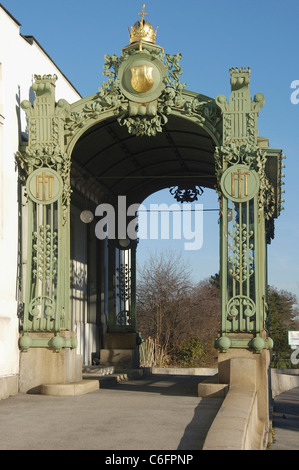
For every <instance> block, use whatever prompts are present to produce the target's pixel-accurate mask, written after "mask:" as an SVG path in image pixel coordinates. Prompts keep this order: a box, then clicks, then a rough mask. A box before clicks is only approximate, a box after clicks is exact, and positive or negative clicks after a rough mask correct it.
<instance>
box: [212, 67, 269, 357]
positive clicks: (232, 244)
mask: <svg viewBox="0 0 299 470" xmlns="http://www.w3.org/2000/svg"><path fill="white" fill-rule="evenodd" d="M230 75H231V94H230V98H229V102H227V100H226V98H225V96H223V95H220V96H217V98H216V100H215V101H216V104H217V105H218V106H219V108H220V109H221V112H222V119H223V133H222V146H221V147H220V148H217V149H216V153H215V160H216V174H217V177H218V185H217V191H218V193H219V196H220V224H221V250H220V266H221V268H220V271H221V332H220V338H218V339H217V340H216V347H218V348H219V349H220V350H222V351H226V350H227V349H228V348H229V347H240V348H252V349H253V350H255V351H256V352H259V351H261V350H262V349H264V348H270V347H271V345H272V342H271V339H269V338H267V334H266V331H265V323H266V308H267V307H266V289H267V285H266V235H265V220H266V219H267V218H270V217H271V215H272V210H273V207H274V199H273V197H272V193H273V188H272V187H271V185H270V183H269V181H268V179H267V176H266V172H265V162H266V155H265V154H264V153H263V151H262V150H261V149H260V148H259V147H258V143H257V136H258V131H257V117H258V113H259V110H260V109H261V108H262V106H263V105H264V101H265V100H264V96H263V95H262V94H260V93H259V94H257V95H255V96H254V99H253V100H251V95H250V92H249V81H250V69H249V68H240V69H237V68H233V69H231V70H230Z"/></svg>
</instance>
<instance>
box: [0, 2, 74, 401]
mask: <svg viewBox="0 0 299 470" xmlns="http://www.w3.org/2000/svg"><path fill="white" fill-rule="evenodd" d="M31 42H32V43H31V44H30V43H29V42H28V41H27V40H26V39H25V38H24V37H22V36H21V35H20V26H19V24H18V22H17V21H16V20H15V19H14V18H12V17H11V16H10V15H9V13H8V12H7V11H6V10H5V9H4V8H3V7H1V6H0V398H2V397H3V394H5V390H4V388H5V386H4V385H3V379H4V378H7V377H11V376H17V374H18V371H19V350H18V317H17V295H16V293H17V276H18V184H17V172H16V168H15V154H16V152H17V151H18V148H19V141H20V139H21V136H23V137H26V134H27V122H26V116H25V113H24V111H23V110H22V109H21V108H20V103H21V101H23V100H25V99H26V100H28V99H29V100H30V101H31V102H32V101H33V99H34V93H33V92H32V90H31V86H32V84H33V83H34V75H35V74H38V75H44V74H52V75H53V74H56V75H57V76H58V80H57V82H56V101H58V100H59V99H60V98H64V99H66V100H67V101H68V102H69V103H73V102H75V101H77V100H78V99H80V95H79V94H78V92H77V91H76V90H75V89H74V88H73V87H72V85H71V84H70V82H69V81H68V80H67V79H66V78H65V77H64V76H63V74H62V73H61V71H60V70H59V69H58V68H57V66H56V65H55V64H54V63H53V61H52V60H51V59H50V58H49V57H48V56H47V54H46V53H45V52H44V51H43V49H42V48H41V47H40V46H39V44H38V43H37V42H36V41H35V40H32V41H31ZM1 384H2V385H1ZM1 387H2V392H1ZM3 390H4V391H3Z"/></svg>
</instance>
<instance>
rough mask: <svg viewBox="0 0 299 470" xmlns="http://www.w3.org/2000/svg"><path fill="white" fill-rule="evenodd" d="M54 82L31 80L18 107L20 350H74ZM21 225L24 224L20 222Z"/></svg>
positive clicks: (66, 171)
mask: <svg viewBox="0 0 299 470" xmlns="http://www.w3.org/2000/svg"><path fill="white" fill-rule="evenodd" d="M56 80H57V77H56V76H51V75H44V76H37V75H36V76H35V83H34V84H33V86H32V88H33V90H34V92H35V94H36V98H35V101H34V104H33V105H32V104H31V103H30V102H29V101H23V102H22V103H21V106H22V108H23V109H24V110H25V112H26V115H27V118H28V128H29V141H28V143H27V144H26V145H23V146H21V148H20V151H19V153H18V156H17V160H18V164H19V172H20V177H21V179H22V181H23V184H24V188H25V196H26V198H27V204H28V221H27V228H28V231H27V232H28V241H27V247H24V251H25V252H26V274H25V276H26V284H25V290H24V292H23V301H24V317H23V334H22V336H21V337H20V340H19V346H20V349H21V350H23V351H27V350H28V349H29V348H30V347H51V348H53V349H54V350H56V351H59V350H60V349H61V348H63V347H71V348H74V347H76V338H75V337H74V336H73V335H71V334H66V331H69V330H70V242H69V233H70V230H69V223H70V221H69V204H70V194H71V190H70V157H69V156H68V155H67V154H66V153H65V152H64V120H65V116H66V115H67V112H68V109H69V105H68V103H67V102H66V101H64V100H60V101H59V102H58V103H56V102H55V82H56ZM24 224H26V221H24Z"/></svg>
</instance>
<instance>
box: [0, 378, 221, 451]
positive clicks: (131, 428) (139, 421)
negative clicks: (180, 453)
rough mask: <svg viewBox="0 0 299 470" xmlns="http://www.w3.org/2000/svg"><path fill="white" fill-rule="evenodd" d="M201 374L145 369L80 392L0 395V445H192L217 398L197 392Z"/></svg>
mask: <svg viewBox="0 0 299 470" xmlns="http://www.w3.org/2000/svg"><path fill="white" fill-rule="evenodd" d="M206 378H207V377H206V376H203V377H199V376H178V375H176V376H170V375H151V376H148V377H145V378H141V379H137V380H130V381H128V382H124V383H121V384H119V385H117V386H114V387H111V388H106V389H105V388H100V389H99V390H98V391H94V392H90V393H88V394H86V395H81V396H72V397H55V396H46V395H28V394H19V395H17V396H15V397H11V398H7V399H6V400H3V401H0V449H1V450H15V449H18V450H22V449H29V450H75V449H77V450H94V449H97V450H153V449H154V450H197V449H201V448H202V445H203V443H204V440H205V436H206V434H207V431H208V429H209V427H210V425H211V423H212V421H213V419H214V417H215V416H216V414H217V412H218V410H219V407H220V406H221V403H222V399H216V398H199V397H198V396H197V384H198V383H199V382H200V381H201V380H204V379H206Z"/></svg>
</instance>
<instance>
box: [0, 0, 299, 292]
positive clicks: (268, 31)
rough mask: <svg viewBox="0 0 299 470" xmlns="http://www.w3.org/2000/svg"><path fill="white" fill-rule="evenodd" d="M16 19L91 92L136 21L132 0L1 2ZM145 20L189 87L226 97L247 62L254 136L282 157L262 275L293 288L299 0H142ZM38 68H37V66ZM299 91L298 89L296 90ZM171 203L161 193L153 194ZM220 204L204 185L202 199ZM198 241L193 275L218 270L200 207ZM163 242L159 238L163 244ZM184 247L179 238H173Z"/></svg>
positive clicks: (212, 219)
mask: <svg viewBox="0 0 299 470" xmlns="http://www.w3.org/2000/svg"><path fill="white" fill-rule="evenodd" d="M1 3H2V4H3V6H4V7H5V8H6V9H7V10H9V11H10V13H11V14H12V15H13V16H14V17H15V18H16V19H17V20H18V21H19V22H20V23H21V25H22V26H21V33H22V34H24V35H33V36H34V37H35V38H36V39H37V40H38V41H39V43H40V44H41V45H42V46H43V48H44V49H45V50H46V51H47V53H48V54H49V55H50V56H51V57H52V59H53V60H54V62H55V63H56V64H57V65H58V66H59V67H60V68H61V69H62V71H63V72H64V74H65V75H66V76H67V77H68V78H69V80H70V81H71V82H72V83H73V84H74V86H75V87H76V88H77V89H78V91H79V92H80V93H81V95H82V96H83V97H84V96H88V95H90V94H93V93H96V92H97V91H98V88H99V86H100V85H101V83H102V81H103V80H104V77H103V76H102V70H103V62H104V54H110V55H111V54H117V55H119V54H120V53H121V49H122V48H123V47H124V46H126V45H128V43H129V37H128V30H127V28H128V27H130V26H131V25H133V24H134V23H135V21H136V20H137V19H138V12H140V11H141V8H142V3H143V2H142V1H139V0H138V1H137V0H128V1H124V0H111V1H109V2H108V1H102V0H85V2H82V1H79V0H60V1H58V0H51V2H41V1H40V0H26V1H24V0H7V1H6V0H2V2H1ZM144 3H145V4H146V11H147V12H148V13H149V16H148V20H149V21H150V22H151V23H152V24H153V26H154V27H156V26H159V29H158V35H157V43H158V44H159V45H160V46H162V47H163V48H164V49H165V51H166V52H168V53H170V54H175V53H177V52H181V53H182V55H183V58H182V61H181V65H182V69H183V76H182V81H185V82H187V89H189V90H192V91H196V92H198V93H202V94H204V95H208V96H211V97H214V98H215V97H216V96H217V95H218V94H224V95H226V96H227V98H228V97H229V93H230V84H229V69H230V67H241V66H244V67H247V66H249V67H251V82H250V90H251V94H252V96H254V94H256V93H263V94H264V95H265V98H266V103H265V106H264V108H263V109H262V110H261V112H260V117H259V121H258V127H259V135H260V136H262V137H268V139H269V140H270V147H271V148H281V149H283V152H284V153H285V154H286V157H287V159H286V160H285V164H286V168H285V175H286V177H285V186H284V188H285V191H286V193H285V201H286V202H285V203H284V207H285V210H284V211H283V212H282V214H281V216H280V217H279V219H278V220H277V221H276V226H275V239H274V240H273V241H272V243H271V245H270V247H269V283H270V284H272V285H275V286H276V287H278V288H280V289H286V290H289V291H291V292H293V293H295V294H296V295H298V296H299V255H298V254H299V249H298V241H299V217H298V215H299V209H298V192H299V191H298V189H299V184H298V173H299V153H298V149H299V104H292V102H291V99H290V97H291V93H292V92H293V91H294V90H293V89H291V83H292V82H293V81H294V80H299V54H298V44H299V37H298V36H299V35H298V18H299V1H298V0H285V1H284V2H282V1H278V0H263V1H256V0H251V1H250V2H248V1H245V0H227V1H226V2H224V1H223V0H214V1H213V2H202V1H198V0H185V1H177V0H148V1H147V2H146V1H145V2H144ZM36 73H38V70H37V71H36ZM298 96H299V95H298ZM153 201H155V202H157V201H159V202H167V203H171V202H175V201H174V200H173V199H170V198H169V196H168V192H167V191H166V192H165V191H164V193H163V196H161V195H159V197H158V198H157V195H153V196H152V198H151V200H149V201H147V203H148V204H149V203H150V202H153ZM199 202H200V203H202V204H203V205H204V208H217V198H216V197H215V194H214V193H213V192H211V191H209V190H207V191H206V192H205V193H204V196H203V197H202V199H201V200H200V201H199ZM203 228H204V231H203V237H204V238H203V241H204V242H203V247H202V248H201V249H200V250H199V251H198V252H185V253H184V257H185V258H186V260H187V261H188V262H189V263H190V265H191V266H192V267H193V271H194V278H195V279H196V280H200V279H202V278H205V277H207V276H209V275H210V274H214V273H215V272H216V271H217V270H218V222H217V213H216V212H204V218H203ZM165 243H166V244H165ZM166 245H167V242H163V243H162V242H161V241H160V242H159V241H158V242H153V241H150V242H149V241H142V242H141V243H140V246H139V248H138V253H139V257H140V259H144V256H145V254H146V253H147V250H148V249H150V250H156V249H161V247H162V248H163V249H164V247H166ZM172 246H174V248H175V249H176V248H178V249H181V247H182V245H180V244H179V243H178V242H175V243H173V244H172Z"/></svg>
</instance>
